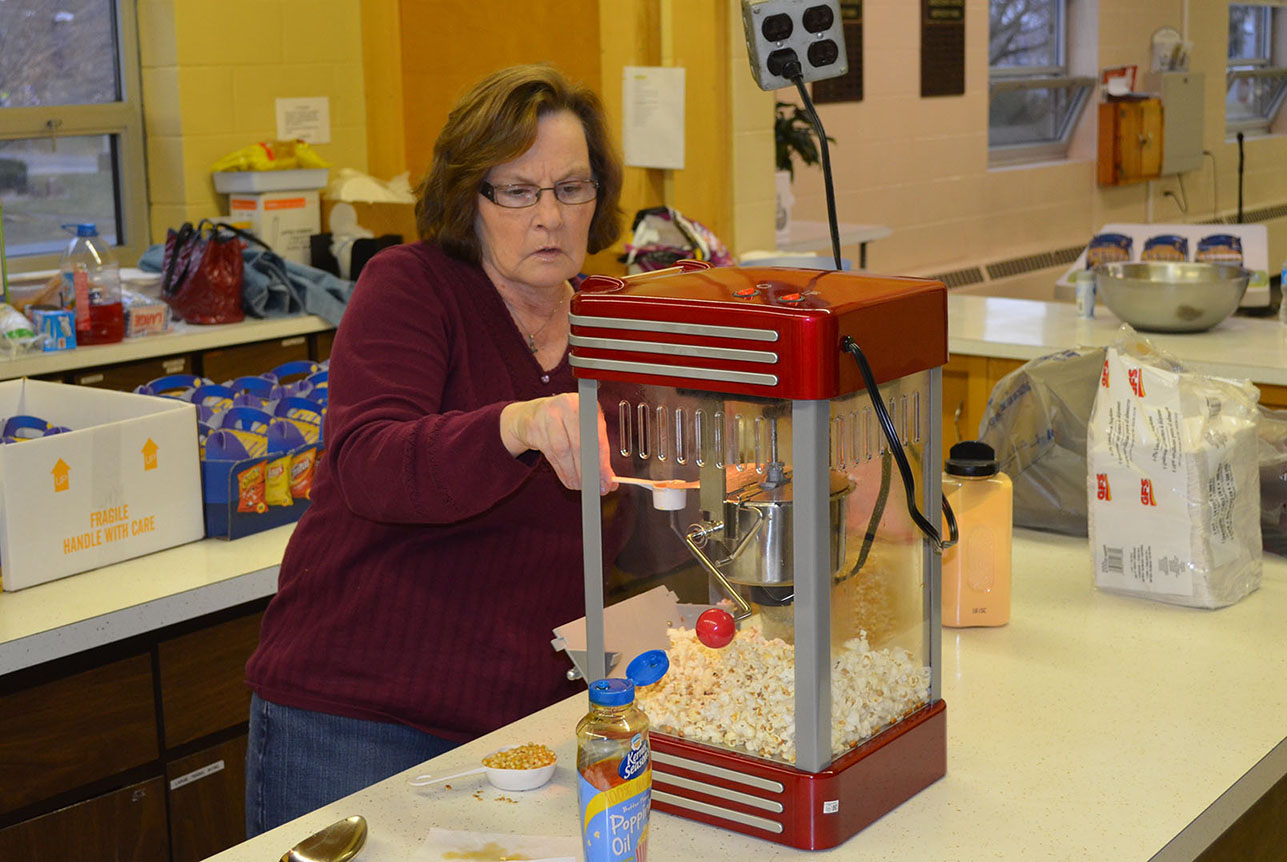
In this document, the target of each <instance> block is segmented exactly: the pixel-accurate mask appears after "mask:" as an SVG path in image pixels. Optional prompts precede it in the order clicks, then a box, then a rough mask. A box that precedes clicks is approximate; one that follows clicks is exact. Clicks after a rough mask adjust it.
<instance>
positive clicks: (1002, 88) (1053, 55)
mask: <svg viewBox="0 0 1287 862" xmlns="http://www.w3.org/2000/svg"><path fill="white" fill-rule="evenodd" d="M988 24H989V29H988V78H989V96H988V148H989V153H990V160H991V161H992V163H994V164H997V163H1007V162H1016V161H1033V160H1037V159H1050V158H1062V157H1064V156H1066V155H1067V154H1068V141H1069V138H1070V137H1071V136H1072V132H1073V128H1074V127H1075V126H1076V124H1077V118H1078V117H1080V116H1081V112H1082V110H1083V108H1084V107H1085V105H1086V98H1087V96H1088V95H1089V93H1090V91H1091V88H1092V87H1093V86H1094V84H1095V81H1094V79H1093V78H1087V77H1075V76H1071V75H1069V74H1068V61H1067V47H1068V39H1067V8H1066V0H991V2H990V3H989V8H988Z"/></svg>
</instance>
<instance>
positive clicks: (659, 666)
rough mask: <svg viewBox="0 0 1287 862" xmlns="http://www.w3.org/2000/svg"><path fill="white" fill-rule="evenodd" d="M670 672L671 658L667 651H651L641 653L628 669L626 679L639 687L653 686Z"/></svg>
mask: <svg viewBox="0 0 1287 862" xmlns="http://www.w3.org/2000/svg"><path fill="white" fill-rule="evenodd" d="M668 670H670V658H669V657H668V656H667V655H666V651H665V650H660V649H650V650H648V651H647V652H641V653H639V655H638V656H636V657H635V660H634V661H632V662H630V664H629V665H628V666H627V667H626V678H627V679H629V680H630V681H631V682H633V683H634V684H635V685H637V686H645V685H652V684H653V683H654V682H656V681H657V680H659V679H661V678H662V677H663V676H665V675H666V671H668Z"/></svg>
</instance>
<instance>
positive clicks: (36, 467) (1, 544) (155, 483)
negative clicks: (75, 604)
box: [0, 380, 203, 590]
mask: <svg viewBox="0 0 1287 862" xmlns="http://www.w3.org/2000/svg"><path fill="white" fill-rule="evenodd" d="M16 415H31V416H39V417H41V418H42V419H45V420H48V421H49V422H50V423H52V424H54V425H63V426H66V427H68V428H70V429H72V430H71V431H68V432H65V433H62V434H55V435H53V436H49V437H42V438H39V439H35V440H28V441H25V442H21V443H7V444H4V445H0V576H2V577H3V582H4V589H6V590H19V589H22V588H24V587H30V586H34V585H36V584H41V583H44V582H46V581H52V580H55V579H57V578H61V577H65V576H66V575H73V574H76V573H77V572H84V571H88V570H89V569H94V568H98V567H99V566H105V565H107V564H109V563H116V562H120V561H121V560H127V559H130V558H131V557H138V556H142V555H143V554H150V553H152V552H153V551H159V550H161V549H163V548H169V547H173V546H174V545H181V544H183V543H185V542H192V541H195V540H197V539H200V538H201V537H202V535H203V528H202V518H201V514H202V513H201V478H200V469H199V466H198V463H197V433H196V408H195V407H194V406H193V405H191V404H187V403H184V402H182V401H175V400H172V399H166V398H153V397H150V396H146V395H134V394H132V393H128V392H112V391H109V390H105V389H95V388H92V387H88V386H67V385H64V384H61V383H47V382H44V381H40V380H8V381H4V382H0V416H16Z"/></svg>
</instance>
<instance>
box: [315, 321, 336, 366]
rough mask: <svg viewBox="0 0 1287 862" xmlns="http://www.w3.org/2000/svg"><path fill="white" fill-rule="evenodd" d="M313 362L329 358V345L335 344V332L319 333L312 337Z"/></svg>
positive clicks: (332, 330)
mask: <svg viewBox="0 0 1287 862" xmlns="http://www.w3.org/2000/svg"><path fill="white" fill-rule="evenodd" d="M312 338H313V361H314V362H321V361H322V360H323V359H330V358H331V345H332V344H334V343H335V330H334V329H331V330H328V331H326V332H319V333H317V334H316V335H314V336H313V337H312Z"/></svg>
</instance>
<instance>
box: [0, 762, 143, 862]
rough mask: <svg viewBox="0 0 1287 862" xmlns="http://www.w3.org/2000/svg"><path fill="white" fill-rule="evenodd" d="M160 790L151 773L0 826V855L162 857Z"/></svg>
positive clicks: (32, 859) (32, 860)
mask: <svg viewBox="0 0 1287 862" xmlns="http://www.w3.org/2000/svg"><path fill="white" fill-rule="evenodd" d="M164 793H165V783H164V782H163V781H162V780H161V779H160V778H153V779H151V780H149V781H145V782H143V783H141V784H135V785H133V786H131V787H126V788H123V789H121V790H117V791H116V792H114V793H108V794H106V795H105V796H99V797H97V798H96V799H90V800H87V801H85V802H81V803H78V804H76V805H72V806H69V807H67V808H63V809H61V810H60V811H55V812H53V813H52V814H46V815H45V816H43V817H33V818H32V819H31V820H26V821H23V822H22V823H19V824H17V825H15V826H10V827H9V828H8V829H4V830H0V859H15V860H17V859H21V860H23V862H66V860H68V859H116V860H122V862H126V860H128V862H168V860H169V847H168V844H167V841H166V829H165V796H164Z"/></svg>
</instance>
